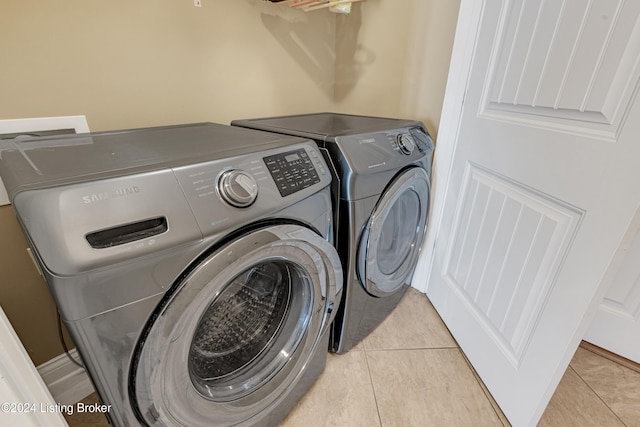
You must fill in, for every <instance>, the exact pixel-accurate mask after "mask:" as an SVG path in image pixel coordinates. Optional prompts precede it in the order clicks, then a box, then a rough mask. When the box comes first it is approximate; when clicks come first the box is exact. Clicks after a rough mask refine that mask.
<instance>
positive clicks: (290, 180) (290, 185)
mask: <svg viewBox="0 0 640 427" xmlns="http://www.w3.org/2000/svg"><path fill="white" fill-rule="evenodd" d="M313 153H314V154H315V152H313ZM263 160H264V163H265V164H266V165H267V169H268V170H269V173H270V174H271V177H272V178H273V180H274V181H275V183H276V187H277V188H278V191H279V192H280V195H281V196H282V197H285V196H288V195H289V194H293V193H295V192H297V191H300V190H303V189H305V188H307V187H310V186H312V185H313V184H317V183H318V182H320V177H319V176H318V172H317V171H316V168H315V166H314V165H313V162H312V161H311V159H310V158H309V155H308V154H307V151H306V150H305V149H304V148H300V149H298V150H292V151H287V152H284V153H279V154H274V155H272V156H267V157H264V158H263ZM321 172H322V171H321Z"/></svg>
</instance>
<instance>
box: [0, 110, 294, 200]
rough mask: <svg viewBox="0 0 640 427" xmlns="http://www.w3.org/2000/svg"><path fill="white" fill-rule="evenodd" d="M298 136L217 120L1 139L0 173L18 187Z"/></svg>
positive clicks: (243, 149)
mask: <svg viewBox="0 0 640 427" xmlns="http://www.w3.org/2000/svg"><path fill="white" fill-rule="evenodd" d="M301 141H302V139H300V138H295V137H288V136H283V135H277V134H273V133H267V132H258V131H255V130H249V129H242V128H238V127H231V126H225V125H220V124H215V123H197V124H188V125H177V126H165V127H154V128H146V129H131V130H125V131H111V132H98V133H88V134H78V135H57V136H51V137H19V138H16V139H13V140H8V141H0V176H1V177H2V180H3V182H4V184H5V187H6V188H7V193H8V194H9V197H10V199H11V200H13V198H14V196H15V195H16V194H17V193H19V192H20V191H23V190H26V189H34V188H44V187H52V186H57V185H63V184H71V183H78V182H87V181H93V180H97V179H104V178H112V177H118V176H125V175H131V174H135V173H140V172H148V171H153V170H160V169H164V168H167V167H178V166H183V165H188V164H193V163H201V162H206V161H211V160H218V159H222V158H231V157H234V156H239V155H242V154H247V153H253V152H257V151H264V150H268V149H271V148H277V147H282V146H286V145H291V144H293V143H296V142H301Z"/></svg>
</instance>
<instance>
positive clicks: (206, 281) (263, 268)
mask: <svg viewBox="0 0 640 427" xmlns="http://www.w3.org/2000/svg"><path fill="white" fill-rule="evenodd" d="M341 290H342V270H341V267H340V261H339V258H338V255H337V253H336V252H335V250H334V248H333V247H332V246H331V245H330V244H329V243H328V242H327V241H325V240H324V239H322V238H321V237H320V236H318V235H317V234H316V233H314V232H312V231H311V230H308V229H306V228H303V227H300V226H296V225H278V226H271V227H268V228H263V229H259V230H256V231H253V232H251V233H249V234H247V235H244V236H242V237H241V238H238V239H235V240H233V241H232V242H231V243H229V244H227V245H225V246H223V247H221V248H219V249H218V250H216V251H215V252H214V253H212V254H211V255H209V256H208V257H206V258H204V259H203V260H202V261H201V262H199V263H197V264H196V265H195V266H194V267H192V268H190V269H189V270H188V271H187V272H186V273H185V274H184V275H183V277H182V278H181V279H180V280H179V281H178V282H177V283H176V284H175V285H174V286H173V288H172V290H171V291H170V292H168V293H167V295H166V296H165V297H164V298H163V300H162V302H161V303H160V305H159V307H158V308H157V309H156V311H155V312H154V313H153V314H152V316H151V318H150V320H149V322H148V324H147V327H146V328H145V331H144V332H143V334H142V338H141V340H140V342H139V343H138V345H137V348H136V352H135V356H134V360H133V361H132V366H131V369H130V378H129V379H130V398H131V400H132V402H131V403H132V405H133V408H134V411H136V412H137V416H138V418H139V419H140V421H142V422H144V423H146V424H148V425H150V426H155V425H185V426H213V425H224V426H227V425H236V424H240V423H243V422H247V421H254V420H257V419H260V418H261V417H262V416H263V415H264V414H266V413H267V412H268V409H269V408H270V407H271V406H273V405H276V404H278V403H279V401H280V400H282V399H283V398H284V397H286V396H287V391H288V390H290V389H291V388H293V387H294V386H295V384H296V382H297V381H298V379H299V377H300V374H301V372H302V371H303V370H304V369H305V366H306V364H307V362H308V361H309V359H310V358H311V357H312V356H313V354H314V353H315V352H316V351H322V352H325V351H327V349H326V348H316V346H317V343H318V341H319V338H320V336H321V335H322V334H323V333H324V332H325V330H326V328H327V326H328V325H329V323H330V322H331V321H332V315H331V312H332V310H331V308H332V307H333V305H336V304H338V303H339V301H337V299H339V297H340V293H341Z"/></svg>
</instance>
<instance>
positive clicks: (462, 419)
mask: <svg viewBox="0 0 640 427" xmlns="http://www.w3.org/2000/svg"><path fill="white" fill-rule="evenodd" d="M88 399H89V400H90V401H91V400H92V399H93V400H95V395H93V396H90V397H89V398H88ZM76 417H77V416H76V415H74V416H72V417H70V418H68V420H67V421H68V422H69V425H71V426H72V427H75V426H82V427H94V426H96V427H97V426H107V425H108V424H107V423H106V420H105V419H104V418H103V417H101V416H94V417H93V418H84V419H80V418H76ZM503 425H504V426H506V425H508V422H507V421H506V420H505V418H504V415H503V414H502V413H501V412H500V410H499V409H498V407H497V405H496V404H495V402H493V401H492V399H491V397H490V396H489V394H488V393H487V392H486V389H485V388H484V386H483V385H482V383H481V382H480V381H479V380H478V378H477V376H476V375H475V373H474V371H473V370H472V369H471V367H470V366H469V365H468V363H467V362H466V359H465V358H464V356H463V354H462V352H461V351H460V349H459V348H458V347H457V345H456V343H455V341H454V340H453V338H452V337H451V336H450V335H449V332H448V331H447V329H446V327H445V326H444V324H443V323H442V321H441V320H440V318H439V317H438V315H437V313H436V311H435V310H434V309H433V307H432V306H431V303H430V302H429V300H428V299H427V298H426V297H425V296H424V295H423V294H421V293H419V292H417V291H415V290H413V289H412V290H410V291H409V293H408V294H407V296H406V297H405V298H404V299H403V300H402V302H401V303H400V305H399V306H398V308H397V309H396V310H395V311H394V312H393V313H392V314H391V315H390V316H389V317H388V318H387V320H385V322H384V323H383V324H382V325H380V326H379V327H378V328H377V329H376V330H375V331H374V332H373V333H372V334H371V335H370V336H369V337H367V339H366V340H365V341H364V342H363V343H361V344H360V345H358V346H357V347H356V348H355V349H353V350H351V351H350V352H349V353H347V354H344V355H340V356H338V355H333V354H330V355H329V359H328V361H327V368H326V370H325V372H324V373H323V375H322V376H321V377H320V378H319V379H318V381H317V382H316V384H315V385H314V386H313V388H312V389H311V390H310V391H309V393H307V395H306V396H305V397H304V398H303V399H302V400H301V401H300V402H299V404H298V405H297V406H296V407H295V408H294V410H293V411H292V412H291V414H289V416H288V417H287V418H286V419H285V420H284V421H283V423H282V424H281V426H282V427H315V426H332V427H340V426H345V427H347V426H348V427H357V426H363V427H373V426H384V427H396V426H397V427H408V426H416V427H418V426H419V427H423V426H435V427H438V426H447V427H449V426H503ZM540 426H553V427H555V426H559V427H572V426H576V427H578V426H579V427H587V426H594V427H595V426H598V427H608V426H628V427H640V373H639V372H636V371H633V370H631V369H628V368H625V367H623V366H621V365H619V364H617V363H615V362H612V361H610V360H607V359H605V358H603V357H601V356H599V355H596V354H594V353H592V352H590V351H588V350H585V349H582V348H579V349H578V351H577V352H576V354H575V356H574V358H573V360H572V361H571V365H570V366H569V368H568V369H567V372H566V373H565V375H564V377H563V378H562V381H561V382H560V385H559V386H558V389H557V391H556V393H555V394H554V396H553V398H552V399H551V402H550V404H549V406H548V407H547V410H546V411H545V413H544V415H543V417H542V420H541V421H540Z"/></svg>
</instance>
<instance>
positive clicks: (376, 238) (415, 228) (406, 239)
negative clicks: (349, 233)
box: [358, 167, 429, 297]
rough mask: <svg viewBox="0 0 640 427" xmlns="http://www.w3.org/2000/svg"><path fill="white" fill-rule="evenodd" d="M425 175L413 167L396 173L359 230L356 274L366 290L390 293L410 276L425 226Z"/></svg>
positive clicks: (426, 198)
mask: <svg viewBox="0 0 640 427" xmlns="http://www.w3.org/2000/svg"><path fill="white" fill-rule="evenodd" d="M428 212H429V177H428V175H427V173H426V171H425V170H424V169H422V168H419V167H414V168H411V169H408V170H406V171H404V172H402V173H401V174H400V175H398V176H396V178H394V180H393V181H392V182H391V184H390V185H389V187H387V189H386V190H385V192H384V193H383V195H382V197H381V198H380V200H379V201H378V204H377V205H376V208H375V209H374V211H373V214H372V215H371V217H370V218H369V222H368V224H367V226H366V227H365V229H364V230H363V232H362V237H361V239H360V245H359V248H358V277H359V279H360V282H361V283H362V284H363V286H364V287H365V289H366V290H367V292H368V293H370V294H371V295H373V296H377V297H384V296H387V295H390V294H392V293H394V292H395V291H397V290H398V289H399V288H401V287H402V285H404V284H405V283H406V282H407V281H408V280H409V278H410V276H411V274H412V273H413V270H414V268H415V265H416V262H417V260H418V254H419V252H420V246H421V245H422V240H423V238H424V235H425V232H426V229H427V218H428Z"/></svg>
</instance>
